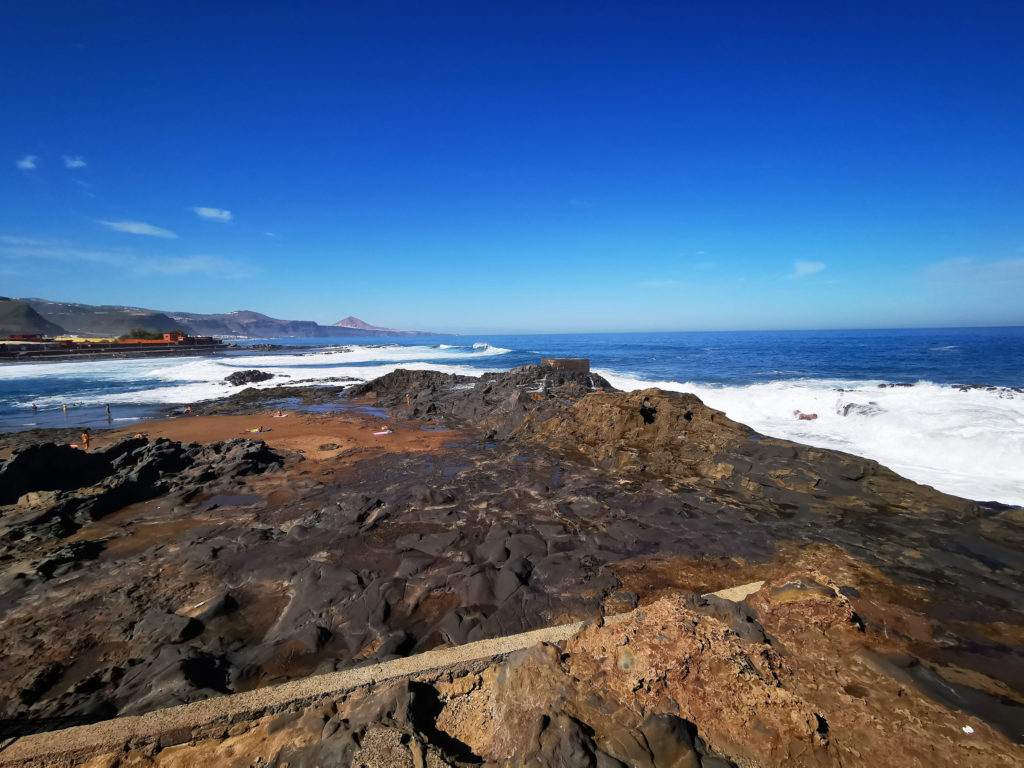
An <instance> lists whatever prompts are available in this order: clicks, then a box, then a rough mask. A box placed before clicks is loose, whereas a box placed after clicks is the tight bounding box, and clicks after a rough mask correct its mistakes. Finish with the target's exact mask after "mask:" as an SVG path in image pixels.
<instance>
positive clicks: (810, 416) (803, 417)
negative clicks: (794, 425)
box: [793, 411, 818, 421]
mask: <svg viewBox="0 0 1024 768" xmlns="http://www.w3.org/2000/svg"><path fill="white" fill-rule="evenodd" d="M793 415H794V416H796V417H797V418H798V419H800V421H814V420H815V419H816V418H818V414H816V413H802V412H800V411H793Z"/></svg>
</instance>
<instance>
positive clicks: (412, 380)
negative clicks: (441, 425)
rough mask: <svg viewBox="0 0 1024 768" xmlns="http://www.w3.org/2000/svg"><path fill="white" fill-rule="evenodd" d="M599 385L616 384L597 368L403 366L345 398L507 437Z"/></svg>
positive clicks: (362, 386)
mask: <svg viewBox="0 0 1024 768" xmlns="http://www.w3.org/2000/svg"><path fill="white" fill-rule="evenodd" d="M597 390H610V391H614V388H613V387H612V386H611V384H609V383H608V382H607V381H606V380H605V379H603V378H602V377H601V376H599V375H597V374H596V373H589V372H581V371H566V370H561V369H557V368H552V367H551V366H549V365H526V366H522V367H520V368H513V369H512V370H511V371H506V372H500V373H484V374H482V375H481V376H480V378H478V379H476V378H473V377H470V376H459V375H455V374H445V373H439V372H437V371H408V370H405V369H399V370H397V371H393V372H391V373H389V374H387V375H386V376H382V377H380V378H379V379H374V380H373V381H370V382H367V383H366V384H361V385H358V386H355V387H352V388H350V389H349V390H347V391H346V392H345V396H346V397H347V398H353V399H354V398H360V397H366V396H367V395H370V394H373V395H374V396H375V397H376V402H377V404H378V405H382V406H384V407H389V408H391V407H397V409H398V410H397V413H398V415H399V416H400V417H402V418H417V419H427V420H440V421H443V422H445V423H448V424H451V425H453V426H459V425H470V426H473V427H475V428H477V429H482V430H484V431H485V432H486V433H487V434H488V435H489V436H490V437H497V438H505V437H508V436H509V435H510V434H512V432H514V431H515V430H516V429H517V428H518V427H519V426H520V425H521V424H522V423H523V421H524V420H525V419H526V418H527V414H529V415H530V417H531V418H533V419H535V420H543V419H546V418H550V417H552V416H554V415H555V414H556V413H558V412H560V411H562V410H563V409H564V408H566V407H567V405H568V404H570V403H572V402H575V401H576V400H578V399H579V398H581V397H583V396H584V395H586V394H588V393H589V392H595V391H597Z"/></svg>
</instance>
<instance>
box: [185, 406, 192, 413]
mask: <svg viewBox="0 0 1024 768" xmlns="http://www.w3.org/2000/svg"><path fill="white" fill-rule="evenodd" d="M185 413H192V406H191V405H186V406H185Z"/></svg>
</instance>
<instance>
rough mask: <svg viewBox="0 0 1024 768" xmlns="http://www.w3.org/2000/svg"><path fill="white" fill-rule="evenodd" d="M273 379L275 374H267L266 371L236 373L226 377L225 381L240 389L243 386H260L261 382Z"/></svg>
mask: <svg viewBox="0 0 1024 768" xmlns="http://www.w3.org/2000/svg"><path fill="white" fill-rule="evenodd" d="M272 378H274V374H272V373H267V372H266V371H258V370H247V371H235V372H234V373H232V374H229V375H228V376H225V377H224V381H226V382H227V383H228V384H230V385H231V386H233V387H240V386H242V385H243V384H258V383H259V382H261V381H268V380H269V379H272Z"/></svg>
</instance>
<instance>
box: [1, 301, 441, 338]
mask: <svg viewBox="0 0 1024 768" xmlns="http://www.w3.org/2000/svg"><path fill="white" fill-rule="evenodd" d="M139 329H144V330H146V331H149V332H151V333H158V334H163V333H168V332H171V331H178V332H181V333H183V334H184V335H186V336H197V337H201V336H211V337H214V338H221V339H260V338H289V337H290V338H315V337H353V336H396V335H400V336H430V335H434V334H431V333H429V332H426V331H404V330H398V329H394V328H383V327H380V326H376V325H370V324H369V323H366V322H364V321H362V320H360V319H359V318H357V317H352V316H349V317H346V318H345V319H344V320H340V321H339V322H337V323H335V324H334V325H320V324H319V323H315V322H313V321H310V320H280V319H278V318H274V317H269V316H268V315H264V314H261V313H259V312H252V311H249V310H238V311H235V312H227V313H224V314H199V313H194V312H171V311H166V310H155V309H143V308H141V307H128V306H111V305H103V306H93V305H89V304H75V303H70V302H58V301H49V300H47V299H38V298H7V297H0V339H2V338H4V337H7V336H12V335H26V334H28V335H40V336H46V337H58V336H78V337H85V338H111V339H112V338H116V337H118V336H122V335H124V334H126V333H130V332H132V331H136V330H139Z"/></svg>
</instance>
